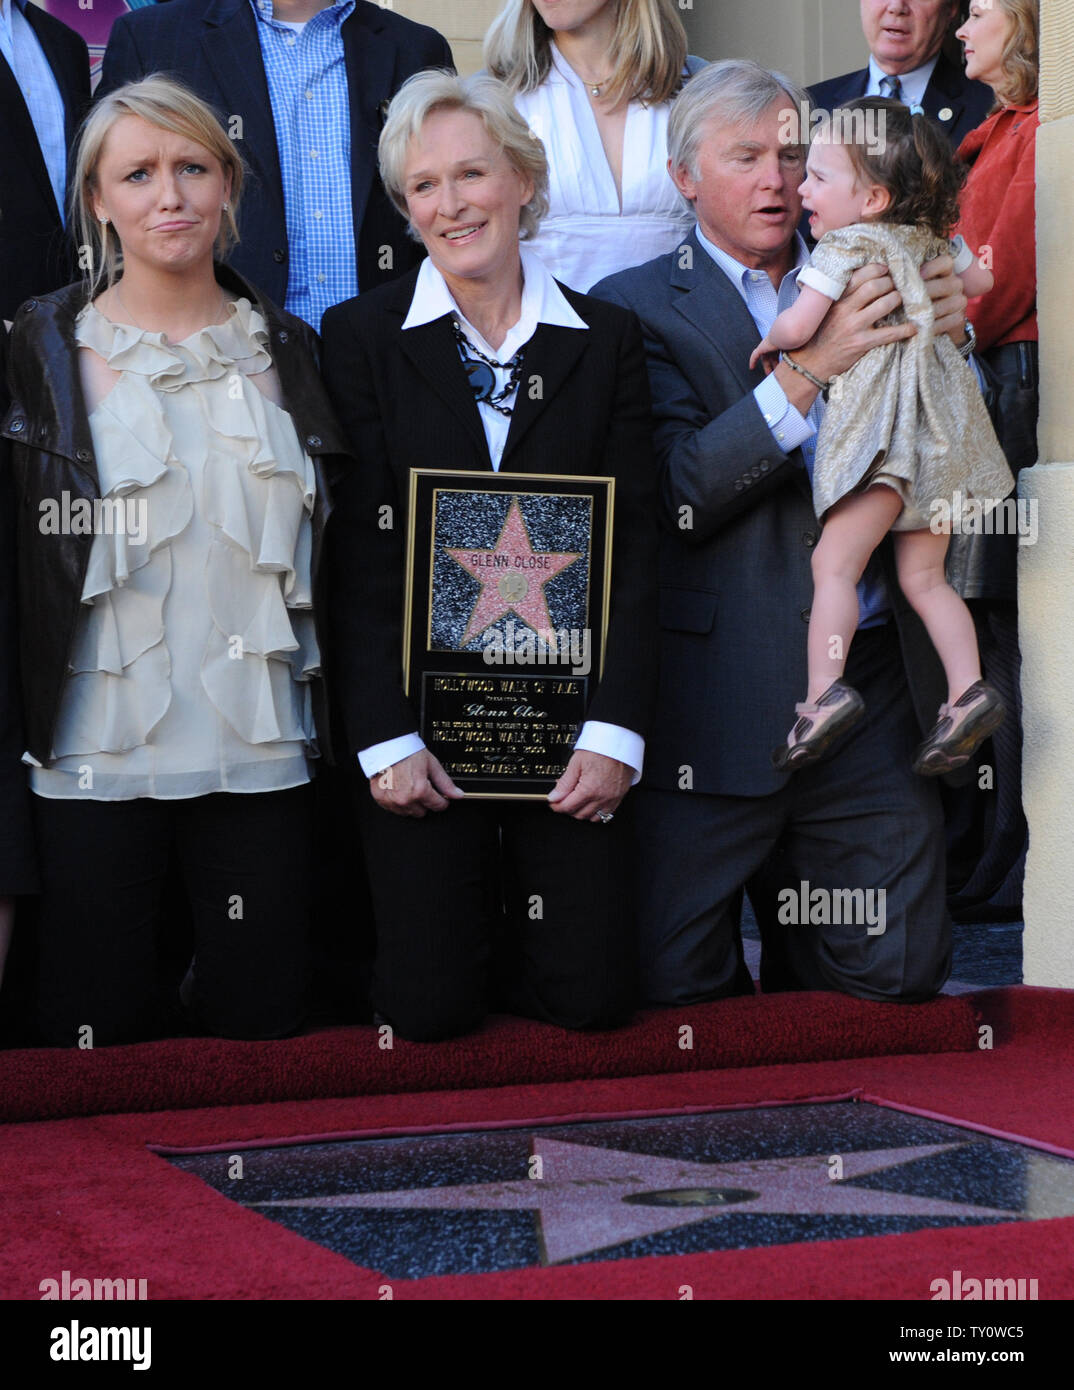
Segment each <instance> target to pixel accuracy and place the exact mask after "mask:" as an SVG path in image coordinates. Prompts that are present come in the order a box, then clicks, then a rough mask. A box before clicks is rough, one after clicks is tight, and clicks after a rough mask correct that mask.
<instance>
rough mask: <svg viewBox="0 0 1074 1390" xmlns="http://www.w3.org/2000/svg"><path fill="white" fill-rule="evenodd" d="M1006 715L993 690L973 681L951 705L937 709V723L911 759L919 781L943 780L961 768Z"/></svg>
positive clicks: (995, 691) (984, 682) (997, 693)
mask: <svg viewBox="0 0 1074 1390" xmlns="http://www.w3.org/2000/svg"><path fill="white" fill-rule="evenodd" d="M1006 713H1007V708H1006V706H1005V705H1004V703H1003V701H1002V700H1001V699H1000V698H999V692H998V691H997V690H996V688H995V686H992V685H989V684H988V682H987V681H974V683H973V684H972V685H971V686H970V687H969V689H968V690H965V691H963V693H962V694H961V695H960V696H959V698H958V699H957V700H956V701H955V703H954V704H953V705H941V706H940V717H939V719H937V721H936V724H935V726H934V727H933V729H932V730H931V732H930V733H929V736H928V738H927V739H926V740H925V742H924V743H923V744H922V745H921V746H920V748H918V750H917V753H916V754H915V756H914V771H915V772H919V773H920V774H921V776H922V777H942V776H943V774H944V773H945V772H953V771H954V769H955V768H956V767H962V766H963V764H965V763H968V762H969V760H970V758H971V757H972V756H973V753H974V752H975V750H976V749H977V748H978V747H979V746H980V745H981V744H982V743H983V742H984V741H985V739H986V738H987V737H988V735H989V734H990V733H991V732H992V731H993V730H994V729H998V728H999V726H1000V725H1001V724H1002V723H1003V720H1004V717H1005V715H1006Z"/></svg>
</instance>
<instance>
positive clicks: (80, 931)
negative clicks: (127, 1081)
mask: <svg viewBox="0 0 1074 1390" xmlns="http://www.w3.org/2000/svg"><path fill="white" fill-rule="evenodd" d="M310 790H311V789H310V787H309V786H304V787H294V788H290V789H288V790H287V791H280V792H263V793H259V794H254V795H238V794H233V793H226V792H220V793H216V794H214V795H211V796H200V797H192V798H190V799H187V800H181V801H153V800H149V799H147V798H139V799H137V800H134V801H74V800H49V799H48V798H46V797H40V796H35V797H34V798H33V802H34V816H35V821H36V829H37V837H38V853H39V855H40V862H41V878H42V883H43V892H42V898H41V911H40V926H39V931H40V979H39V990H40V994H39V1018H40V1025H41V1031H42V1033H43V1034H44V1036H45V1039H46V1040H47V1041H48V1042H50V1043H53V1044H54V1045H56V1046H76V1045H79V1044H80V1043H81V1045H83V1046H85V1045H86V1042H87V1041H91V1042H92V1045H93V1046H100V1045H102V1044H108V1043H116V1042H129V1041H133V1040H136V1039H138V1038H146V1037H152V1036H158V1035H159V1034H160V1033H161V1032H162V1031H166V1028H167V1026H168V1025H167V1024H166V1022H165V1020H164V1017H163V1006H162V1000H161V997H160V992H159V976H160V972H159V965H160V955H161V951H162V947H163V944H164V943H162V941H161V927H162V924H163V923H164V922H165V921H166V919H167V909H168V907H169V904H168V903H167V902H166V901H165V895H166V892H167V886H168V881H169V879H168V866H169V861H170V859H171V857H172V856H173V855H174V858H175V861H176V862H177V863H178V866H179V869H180V873H181V878H182V882H183V884H184V886H185V888H186V892H187V897H188V899H189V903H190V908H191V911H192V915H193V947H194V955H195V974H194V986H193V993H192V996H191V1000H190V1007H191V1010H192V1012H193V1015H194V1020H195V1023H196V1026H198V1027H200V1028H202V1029H204V1030H205V1031H206V1032H209V1033H212V1034H214V1035H216V1036H219V1037H231V1038H275V1037H281V1036H284V1035H285V1034H287V1033H292V1032H294V1031H295V1029H297V1028H298V1027H299V1026H300V1024H301V1023H302V1020H303V1018H304V1016H305V1011H306V991H307V984H308V978H307V977H308V971H309V964H308V945H307V938H308V918H309V903H310V890H311V850H312V844H311V838H312V837H311V827H310ZM87 1025H88V1026H89V1027H90V1028H91V1029H92V1034H86V1033H84V1032H83V1031H82V1030H83V1029H84V1028H85V1027H86V1026H87Z"/></svg>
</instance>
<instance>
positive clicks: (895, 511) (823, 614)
mask: <svg viewBox="0 0 1074 1390" xmlns="http://www.w3.org/2000/svg"><path fill="white" fill-rule="evenodd" d="M901 511H902V498H901V497H900V496H899V494H898V493H897V492H896V491H895V490H894V489H893V488H890V487H887V486H886V485H885V484H883V483H878V484H876V485H875V486H873V487H870V488H867V489H866V490H865V491H864V492H856V493H854V494H853V495H852V496H850V497H844V498H843V499H842V500H841V501H839V502H837V503H836V504H835V506H834V507H833V508H832V509H831V511H830V512H829V513H828V515H827V516H826V517H825V520H824V530H823V531H822V532H821V536H820V541H819V542H818V544H817V548H816V550H814V551H813V609H812V613H811V615H810V619H809V645H808V660H809V691H808V694H807V697H806V703H807V704H813V703H814V702H815V701H816V700H817V699H818V698H819V696H821V695H823V694H824V692H825V691H826V690H827V689H828V687H829V686H830V685H831V683H832V681H835V680H838V679H839V678H840V677H841V676H842V674H843V670H844V668H845V666H846V659H847V653H848V651H849V650H850V643H851V641H852V639H853V637H854V633H855V631H856V630H857V626H858V592H857V584H858V580H859V579H860V578H861V577H862V574H863V573H864V572H865V566H866V565H867V564H868V563H869V557H870V555H872V553H873V551H874V550H875V549H876V547H877V546H878V545H879V544H880V542H881V541H882V540H883V539H884V537H885V536H886V535H887V533H888V532H889V531H890V530H891V527H892V524H893V522H894V521H895V519H896V517H897V516H898V515H899V513H900V512H901Z"/></svg>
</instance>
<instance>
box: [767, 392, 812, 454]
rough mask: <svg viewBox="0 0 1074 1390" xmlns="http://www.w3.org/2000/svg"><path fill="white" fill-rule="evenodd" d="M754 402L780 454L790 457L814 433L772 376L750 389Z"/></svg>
mask: <svg viewBox="0 0 1074 1390" xmlns="http://www.w3.org/2000/svg"><path fill="white" fill-rule="evenodd" d="M753 399H754V400H755V401H756V402H757V409H758V410H759V411H760V412H761V414H762V415H763V416H764V422H765V424H766V425H767V426H768V430H769V433H770V434H771V436H772V442H773V444H775V446H776V448H777V449H779V450H780V451H781V452H782V453H784V454H789V453H792V452H793V450H795V449H797V448H798V446H799V445H800V444H804V443H805V441H806V440H807V439H810V438H811V437H812V436H813V435H814V434H815V433H816V429H815V427H814V425H813V422H812V421H811V420H808V419H806V417H805V416H804V415H802V413H801V412H800V411H799V410H798V409H797V408H796V407H795V406H793V405H791V403H790V401H789V400H788V399H787V393H786V391H784V389H783V387H782V386H781V385H780V384H779V378H778V377H777V376H776V374H775V372H770V373H769V374H768V376H766V377H765V379H764V381H762V382H761V384H760V385H759V386H755V387H754V388H753Z"/></svg>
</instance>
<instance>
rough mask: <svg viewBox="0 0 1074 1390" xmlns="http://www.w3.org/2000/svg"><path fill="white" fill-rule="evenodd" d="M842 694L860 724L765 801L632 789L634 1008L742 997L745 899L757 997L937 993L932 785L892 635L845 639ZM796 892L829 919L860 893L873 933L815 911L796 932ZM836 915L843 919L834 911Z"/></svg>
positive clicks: (946, 960) (936, 821)
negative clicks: (843, 900) (758, 946)
mask: <svg viewBox="0 0 1074 1390" xmlns="http://www.w3.org/2000/svg"><path fill="white" fill-rule="evenodd" d="M846 678H847V680H848V681H849V682H850V684H852V685H853V686H855V688H856V689H857V690H858V691H859V692H860V693H861V695H862V696H863V698H864V700H865V707H866V713H865V717H864V718H863V719H862V721H861V722H860V723H859V724H858V725H857V727H856V728H855V729H854V731H853V732H852V734H851V735H850V737H849V738H848V739H847V741H846V742H845V743H844V744H843V745H841V746H840V747H839V748H838V749H837V751H836V752H835V754H834V755H833V756H832V757H830V758H828V759H827V760H826V761H824V762H821V763H817V764H815V765H814V766H813V767H810V768H807V769H805V770H804V771H802V772H797V773H795V774H794V775H793V776H792V777H791V778H790V779H789V781H788V782H787V783H786V785H785V786H783V787H782V788H781V789H780V790H779V791H777V792H774V793H772V794H771V795H770V796H759V797H738V796H711V795H704V794H701V793H697V792H680V791H662V790H646V789H644V788H643V789H642V791H641V793H640V795H639V797H638V804H637V807H636V819H637V825H638V865H637V868H638V897H639V914H640V919H641V963H642V994H643V998H644V999H645V1000H646V1001H648V1002H652V1003H661V1004H692V1003H699V1002H701V1001H703V1000H707V999H718V998H721V997H723V996H725V995H730V994H737V993H741V992H743V970H742V954H741V942H740V938H739V935H738V913H739V907H740V904H741V890H742V887H743V885H748V891H749V894H750V900H751V902H752V903H753V905H754V910H755V912H756V915H757V920H758V924H759V926H760V928H761V934H762V971H761V978H762V985H763V986H764V987H765V988H766V989H787V988H797V989H831V990H840V991H843V992H845V993H847V994H854V995H858V996H860V997H861V998H864V999H886V1000H903V1001H912V1000H921V999H927V998H929V997H930V996H932V995H933V994H935V993H936V991H937V990H939V989H940V987H941V986H942V985H943V983H944V981H945V980H946V979H947V976H948V973H949V971H950V958H951V926H950V919H949V918H948V916H947V912H946V909H945V907H944V836H943V822H942V817H941V810H940V800H939V796H938V793H937V789H936V785H935V783H934V782H932V781H930V780H928V779H926V778H923V777H918V776H916V775H915V774H914V773H913V772H912V771H911V769H910V762H911V757H912V754H913V751H914V748H915V746H916V744H917V742H919V741H920V738H921V733H920V730H919V728H918V725H917V721H916V719H915V717H914V713H913V709H912V706H911V703H910V695H909V691H908V689H907V686H906V677H905V673H904V670H903V665H902V657H901V655H900V652H899V647H898V639H897V637H896V635H895V632H894V630H893V625H892V624H890V623H889V624H886V625H885V626H884V627H882V628H875V629H870V630H867V631H865V632H862V633H859V634H858V635H857V636H856V637H855V638H854V643H853V646H852V647H851V650H850V657H849V660H848V663H847V676H846ZM788 717H789V711H788ZM698 737H699V738H700V737H704V728H703V723H702V722H701V721H699V726H698ZM770 752H771V750H770V749H767V748H758V749H757V750H756V755H757V757H758V758H768V757H769V755H770ZM803 883H805V884H807V885H808V887H807V890H806V891H807V894H810V893H811V892H812V890H814V889H818V888H819V889H823V890H825V894H826V895H828V900H829V903H831V904H832V908H831V911H830V913H829V915H830V916H832V917H834V916H836V915H837V913H836V909H835V907H834V903H835V901H836V899H835V893H836V891H837V890H849V891H851V892H853V890H855V889H861V890H862V892H863V899H862V901H863V902H864V901H865V899H864V894H865V893H867V892H869V890H872V892H873V894H874V896H873V898H872V900H871V901H872V902H873V904H874V905H876V904H878V903H879V902H880V901H881V899H879V898H878V897H877V896H875V895H876V894H877V893H878V892H879V890H883V892H884V899H883V903H884V919H883V930H882V931H877V930H876V929H875V928H876V927H877V926H879V925H880V924H879V922H877V923H875V924H872V923H867V922H866V921H865V920H861V921H852V922H846V921H845V920H844V921H842V922H835V921H830V922H828V923H825V922H823V921H820V920H817V918H820V917H822V916H823V915H824V913H823V909H818V911H817V913H816V917H813V916H812V910H811V914H810V919H809V920H806V921H797V922H792V921H787V920H783V921H781V920H780V918H781V915H782V916H783V917H784V918H785V919H786V918H789V917H791V916H792V915H795V914H796V915H798V916H801V913H800V912H798V909H797V907H796V906H795V903H796V902H797V903H798V904H800V902H801V896H800V895H801V889H802V884H803ZM786 890H791V893H790V894H788V893H787V892H786ZM781 894H784V895H785V896H784V897H783V898H782V899H781ZM792 895H793V897H792ZM807 901H808V899H807ZM838 915H840V916H843V917H845V916H846V913H845V912H843V911H842V908H841V907H840V909H839V913H838ZM862 917H863V919H864V914H862ZM870 926H873V930H872V931H870V930H869V927H870ZM747 978H748V977H747Z"/></svg>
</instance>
